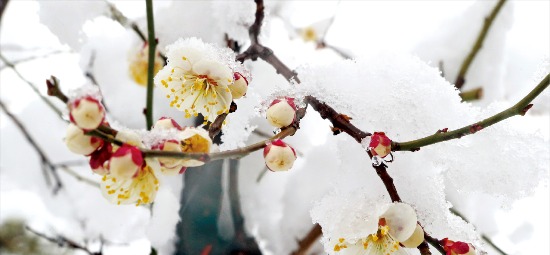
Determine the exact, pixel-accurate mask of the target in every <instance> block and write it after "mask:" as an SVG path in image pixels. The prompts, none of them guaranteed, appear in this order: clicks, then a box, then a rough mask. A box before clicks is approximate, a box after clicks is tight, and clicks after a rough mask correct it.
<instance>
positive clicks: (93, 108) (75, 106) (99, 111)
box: [69, 96, 105, 130]
mask: <svg viewBox="0 0 550 255" xmlns="http://www.w3.org/2000/svg"><path fill="white" fill-rule="evenodd" d="M69 110H70V114H69V117H70V119H71V122H72V123H74V124H75V125H77V126H78V127H80V128H81V129H84V130H92V129H96V128H97V127H98V126H99V125H101V123H102V122H103V120H104V119H105V109H104V108H103V106H102V105H101V103H100V102H99V101H98V100H97V99H95V98H93V97H91V96H87V97H83V98H79V99H77V100H75V101H74V102H72V103H71V104H70V105H69Z"/></svg>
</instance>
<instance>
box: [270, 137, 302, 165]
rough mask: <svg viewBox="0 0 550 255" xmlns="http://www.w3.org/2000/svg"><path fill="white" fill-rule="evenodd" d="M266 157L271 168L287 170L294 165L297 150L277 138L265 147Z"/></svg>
mask: <svg viewBox="0 0 550 255" xmlns="http://www.w3.org/2000/svg"><path fill="white" fill-rule="evenodd" d="M264 159H265V164H266V166H267V168H269V170H271V171H287V170H289V169H290V168H292V165H294V161H295V160H296V152H295V151H294V149H293V148H292V147H290V146H288V144H286V143H284V142H283V141H281V140H279V139H277V140H275V141H273V142H271V143H269V144H267V145H266V146H265V147H264Z"/></svg>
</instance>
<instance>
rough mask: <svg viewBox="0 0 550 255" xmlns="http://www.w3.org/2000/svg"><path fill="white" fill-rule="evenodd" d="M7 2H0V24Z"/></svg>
mask: <svg viewBox="0 0 550 255" xmlns="http://www.w3.org/2000/svg"><path fill="white" fill-rule="evenodd" d="M8 2H9V0H2V1H0V22H2V17H3V16H4V11H5V10H6V6H8Z"/></svg>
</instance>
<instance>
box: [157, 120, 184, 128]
mask: <svg viewBox="0 0 550 255" xmlns="http://www.w3.org/2000/svg"><path fill="white" fill-rule="evenodd" d="M172 128H175V129H177V130H182V128H181V126H180V125H179V124H178V123H177V122H176V121H175V120H174V119H172V118H170V117H161V118H160V119H159V120H157V122H156V123H155V125H153V129H159V130H167V129H172Z"/></svg>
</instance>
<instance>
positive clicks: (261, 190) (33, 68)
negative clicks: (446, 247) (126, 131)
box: [0, 0, 550, 255]
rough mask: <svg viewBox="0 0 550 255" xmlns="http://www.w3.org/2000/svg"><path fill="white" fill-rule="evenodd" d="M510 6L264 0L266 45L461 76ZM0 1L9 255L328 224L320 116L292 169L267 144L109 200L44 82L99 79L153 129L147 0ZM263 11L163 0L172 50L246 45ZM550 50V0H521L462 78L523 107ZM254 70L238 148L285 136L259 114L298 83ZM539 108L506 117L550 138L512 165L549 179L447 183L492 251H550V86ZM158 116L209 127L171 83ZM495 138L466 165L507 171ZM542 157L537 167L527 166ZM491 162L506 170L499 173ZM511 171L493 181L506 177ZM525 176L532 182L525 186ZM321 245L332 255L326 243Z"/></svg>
mask: <svg viewBox="0 0 550 255" xmlns="http://www.w3.org/2000/svg"><path fill="white" fill-rule="evenodd" d="M496 3H497V2H496V1H266V20H265V21H264V26H263V27H262V33H261V37H260V39H261V42H262V43H263V44H264V45H266V46H269V47H270V48H271V49H273V50H274V52H275V53H276V54H277V56H278V57H279V58H281V60H282V61H283V62H285V63H286V64H287V65H289V66H290V67H291V68H293V69H294V68H303V67H304V66H306V67H307V66H309V65H313V64H328V65H330V64H331V63H333V62H335V61H341V60H342V59H348V58H354V57H356V56H363V55H369V54H375V53H377V52H388V51H389V52H392V53H396V54H410V55H413V56H415V57H417V58H418V59H420V60H421V61H423V62H425V63H427V64H428V65H429V66H431V67H433V68H437V69H439V71H442V76H443V77H444V78H445V79H446V80H447V81H449V82H450V83H454V82H455V79H456V76H457V73H458V70H459V67H460V65H461V63H462V61H463V59H464V57H465V56H466V55H467V53H468V52H469V50H470V49H471V47H472V45H473V42H474V41H475V39H476V37H477V35H478V33H479V30H480V29H481V26H482V24H483V20H484V17H485V16H487V15H488V13H490V12H491V10H492V9H493V7H494V6H495V4H496ZM0 8H1V11H0V15H1V24H0V29H1V30H0V54H1V62H0V69H1V70H0V84H1V85H0V100H1V102H2V111H1V114H0V141H1V144H0V253H2V254H99V253H100V252H101V254H106V255H107V254H155V253H158V254H231V253H232V254H259V253H264V254H289V253H291V252H292V251H293V250H295V249H296V246H297V244H296V243H295V242H294V241H295V240H300V239H302V238H303V236H305V234H306V233H307V232H308V231H309V230H310V228H311V227H312V226H313V225H312V223H311V217H310V216H309V211H310V210H311V208H312V207H313V203H314V202H315V201H316V200H318V199H320V198H322V195H323V194H325V193H328V191H329V190H330V189H331V186H330V185H326V187H325V186H323V185H324V184H319V183H314V182H309V181H305V180H311V179H312V178H315V177H316V175H315V174H314V173H313V172H312V171H314V170H315V169H318V168H322V167H323V166H327V167H329V166H332V165H333V164H335V163H334V162H336V161H339V160H341V159H340V158H337V157H336V156H334V155H332V154H331V152H332V151H331V149H329V148H332V147H331V146H333V145H334V144H336V142H331V140H332V139H334V138H333V137H332V135H331V132H330V129H328V128H325V126H328V124H327V123H326V122H324V121H323V120H321V119H320V118H319V117H318V116H314V117H311V118H309V119H304V122H303V127H302V129H305V130H307V134H306V132H304V133H302V137H292V138H291V139H289V143H290V144H291V145H293V146H294V147H295V148H296V149H297V151H298V154H299V158H301V159H299V160H298V161H297V162H296V166H295V168H294V169H293V171H294V172H293V173H290V172H289V173H288V174H287V173H285V174H281V175H274V174H273V173H270V172H267V169H266V168H265V166H264V163H263V158H262V156H261V153H260V152H255V153H253V154H251V155H250V156H248V157H245V158H243V159H241V160H222V161H217V162H214V163H211V164H207V165H205V166H203V167H200V168H190V169H189V170H188V171H187V172H186V173H185V174H184V175H181V176H177V177H172V178H168V179H166V180H165V183H166V185H165V186H164V188H163V189H161V190H160V191H159V194H158V195H157V200H156V201H155V204H154V205H152V206H150V207H149V206H140V207H135V206H116V205H111V204H109V203H108V201H107V200H105V199H104V198H103V197H102V195H101V194H100V192H99V190H98V180H99V179H100V178H99V177H98V176H97V175H94V174H93V173H92V172H91V171H90V169H89V166H88V162H87V159H86V158H84V157H82V156H78V155H74V154H72V153H71V152H69V151H68V150H67V149H66V147H65V145H64V143H63V139H64V136H65V130H66V122H65V120H66V112H67V111H66V109H65V106H64V105H63V104H62V103H61V102H59V101H58V100H56V99H55V98H48V97H47V95H46V86H45V80H46V79H48V78H49V77H50V76H51V75H55V76H56V77H58V78H59V79H60V81H61V87H62V89H63V90H65V91H69V90H70V89H74V88H77V87H80V86H82V85H84V84H95V85H97V86H99V88H100V89H101V91H102V93H103V96H104V100H105V105H106V107H107V109H108V111H109V119H110V120H111V121H110V122H112V123H114V125H115V126H125V127H129V128H134V129H143V128H145V118H144V117H143V114H142V110H143V108H144V105H145V86H143V85H141V84H139V82H138V81H137V80H136V77H135V76H133V75H131V74H130V71H129V70H130V68H131V67H130V66H131V65H132V64H135V63H136V61H138V62H139V60H136V58H137V57H136V56H138V55H139V53H140V50H141V49H142V47H143V41H142V38H140V35H139V32H138V31H141V32H142V33H145V34H146V32H147V30H146V27H147V26H146V25H147V22H146V20H145V1H115V0H113V1H101V0H93V1H76V0H73V1H57V0H40V1H32V0H9V1H8V0H2V1H1V5H0ZM255 8H256V5H255V4H254V2H253V1H245V0H239V1H223V2H221V1H219V2H218V1H176V0H173V1H170V0H162V1H154V11H155V26H156V32H157V37H158V39H159V49H160V50H161V51H163V50H164V47H165V46H166V45H168V44H170V43H172V42H173V41H175V40H176V39H177V38H180V37H183V38H185V37H199V38H201V39H202V40H204V41H205V42H209V43H213V44H217V45H219V46H222V47H223V46H227V45H230V46H233V48H234V49H237V50H238V49H239V48H240V49H241V51H242V50H244V49H246V47H247V46H248V45H249V40H248V32H247V29H248V27H249V26H250V25H251V24H252V22H253V21H254V12H255ZM228 39H231V40H228ZM235 46H237V47H235ZM549 55H550V2H548V1H507V2H506V4H505V5H504V7H503V8H502V10H500V12H499V14H498V16H497V17H496V19H495V21H494V23H493V25H492V27H491V30H490V32H489V34H488V35H487V38H486V40H485V42H484V45H483V48H482V49H481V51H480V53H479V54H478V56H476V59H475V61H474V62H473V64H472V66H471V68H470V71H469V74H468V77H467V81H466V83H465V85H464V87H462V89H461V91H462V92H468V91H478V89H482V90H483V93H482V94H476V95H477V96H474V98H472V99H468V100H465V101H467V102H465V103H463V104H467V105H468V107H472V108H471V109H475V110H472V111H485V110H487V109H488V111H489V112H491V111H493V112H495V111H498V110H500V109H504V108H506V107H509V105H512V104H514V103H515V102H516V101H517V100H519V99H520V98H521V97H523V96H524V95H525V94H526V93H528V92H529V91H530V90H531V89H532V88H533V86H534V85H535V84H537V83H538V81H539V80H540V78H541V77H543V76H544V75H546V74H547V73H548V72H549V71H550V65H549ZM138 64H139V63H138ZM145 65H146V63H145ZM245 65H246V66H247V67H248V68H249V69H250V70H251V73H252V75H253V81H252V83H251V84H250V90H249V91H251V92H250V95H248V97H247V98H246V99H243V100H242V101H239V110H240V111H241V112H242V114H240V115H237V114H235V117H233V119H229V120H231V122H230V124H228V127H227V128H226V129H224V130H223V132H224V136H222V137H221V138H219V139H218V141H217V142H218V143H221V145H220V149H222V150H225V149H232V148H236V147H237V146H244V145H245V144H251V143H254V142H257V141H260V140H263V139H265V137H266V136H270V135H272V134H273V131H274V130H273V129H272V128H270V127H269V126H268V125H267V123H266V122H265V119H264V118H263V117H262V115H261V111H262V110H261V107H262V106H261V105H262V104H261V102H262V100H265V99H266V98H269V94H270V93H272V92H274V91H277V89H279V86H280V84H287V81H286V80H285V79H284V78H283V77H281V76H279V75H277V74H276V73H275V72H274V70H273V69H272V68H271V67H270V66H269V65H267V64H266V63H265V62H262V61H257V62H250V61H248V62H246V63H245ZM384 100H386V99H384ZM387 100H394V99H387ZM420 104H422V103H420ZM457 104H458V102H457ZM534 104H535V107H534V108H533V109H532V110H531V111H529V114H528V115H527V116H525V117H522V118H519V117H516V118H513V119H510V120H506V122H503V123H500V124H501V125H505V126H507V127H509V128H511V129H513V130H514V131H513V132H517V133H521V134H526V135H525V136H521V137H536V138H533V140H535V139H536V141H522V142H523V143H518V144H511V147H513V148H512V149H511V150H508V149H504V148H501V150H502V151H506V152H507V153H514V149H516V150H527V149H524V147H523V146H524V145H525V146H531V145H532V147H531V148H537V151H531V152H532V153H530V154H529V155H530V156H529V157H526V158H519V159H518V158H513V157H508V156H507V155H508V154H502V155H501V156H502V157H503V158H504V159H503V160H504V161H502V162H503V163H501V164H504V165H506V164H508V163H507V161H506V160H512V159H513V160H514V163H513V164H510V167H512V166H513V167H516V166H519V168H517V171H529V170H532V171H533V172H535V171H536V172H537V173H538V174H525V178H535V179H536V180H531V181H521V180H517V181H516V180H514V179H513V176H514V175H506V174H502V176H501V177H502V178H507V179H506V180H507V182H506V183H504V184H503V185H504V186H506V185H508V184H510V185H509V186H510V189H508V190H506V192H508V193H510V194H514V195H512V196H508V195H507V194H501V195H499V194H498V193H499V189H496V188H495V189H494V190H492V191H493V192H491V191H489V192H481V191H480V192H478V191H477V190H473V191H472V192H466V193H463V192H464V190H462V189H461V187H456V186H453V185H452V184H450V185H447V184H448V183H447V182H449V178H452V177H453V176H446V177H444V179H442V181H441V182H445V187H446V188H445V189H444V192H445V194H444V197H445V198H446V201H443V202H442V203H449V205H451V204H452V206H453V210H452V211H453V213H455V214H456V213H458V214H460V215H461V216H462V217H463V218H464V219H467V220H468V221H469V222H470V223H471V224H472V225H473V226H475V229H476V231H477V233H478V234H479V237H480V243H481V244H483V248H484V250H486V251H487V252H488V254H550V247H549V244H548V238H549V237H550V223H549V219H548V218H549V217H548V216H549V215H550V212H549V200H550V197H549V190H548V179H547V177H548V169H549V168H550V162H549V161H548V159H549V153H550V152H549V145H548V139H549V137H550V115H549V114H550V93H548V91H545V93H543V95H541V96H540V97H539V98H537V99H536V101H535V102H534ZM419 107H427V108H426V109H429V107H428V106H419ZM413 108H414V107H413ZM422 109H424V108H422ZM449 114H453V112H452V111H451V110H449ZM154 116H156V117H157V118H158V117H161V116H170V117H173V118H175V119H176V120H177V121H178V122H179V123H180V124H181V125H186V126H190V125H197V124H200V123H202V121H201V120H188V119H184V118H183V114H182V113H180V112H177V111H175V110H173V109H170V107H169V106H168V103H167V102H166V101H165V99H164V95H162V94H161V93H156V94H155V110H154ZM350 116H352V115H350ZM396 116H399V115H397V113H396ZM479 116H484V115H483V114H481V115H479ZM421 117H422V116H420V117H418V118H421ZM414 121H417V122H422V120H421V119H414ZM457 122H460V119H457ZM467 123H469V122H463V124H464V125H465V124H467ZM457 125H458V124H457ZM359 126H360V127H361V125H359ZM320 127H322V128H320ZM368 128H371V126H368ZM373 128H376V127H373ZM379 128H380V127H379ZM487 132H489V131H487ZM416 134H417V133H416ZM299 135H300V133H299V134H298V136H299ZM531 135H532V136H531ZM487 136H490V134H487ZM416 137H420V136H419V135H417V136H416ZM498 138H499V139H500V138H501V139H502V140H503V142H506V141H507V139H508V138H507V137H505V136H502V137H498ZM338 139H340V138H338ZM402 140H405V139H402ZM513 140H514V139H510V143H512V141H513ZM524 140H525V139H524ZM466 141H467V142H468V141H470V140H466ZM472 141H474V140H472ZM488 141H489V142H487V143H488V144H489V143H491V142H490V141H491V140H488ZM344 142H346V140H344ZM530 142H531V143H533V144H534V143H536V144H535V145H533V144H531V143H530ZM461 146H463V145H461ZM476 148H477V147H476ZM479 148H481V149H480V150H478V151H475V152H472V157H471V158H470V157H466V158H462V159H461V160H464V161H469V160H476V161H475V162H474V163H476V162H479V163H480V165H483V166H486V167H487V168H490V167H491V166H493V165H498V166H500V165H499V163H498V161H499V160H500V159H499V158H496V157H494V155H491V154H498V151H499V148H498V147H497V148H494V147H493V148H491V147H488V146H487V147H479ZM449 151H450V150H449ZM474 153H475V154H476V155H473V154H474ZM503 153H504V152H503ZM459 155H462V154H459ZM464 155H468V154H464ZM522 155H523V154H522ZM438 159H441V158H438ZM312 161H315V162H314V163H312ZM352 161H353V160H352ZM435 161H437V160H435V159H434V162H435ZM487 162H488V163H487ZM491 162H495V163H494V164H493V163H491ZM357 164H358V163H357ZM415 164H416V163H415ZM419 164H420V163H419ZM434 164H435V163H434ZM457 165H460V164H459V163H457V164H455V165H453V166H451V168H452V167H455V166H457ZM468 165H469V164H468ZM531 165H533V166H536V169H525V168H527V166H531ZM412 166H416V165H414V164H413V165H412ZM412 166H411V168H412ZM419 166H420V165H419ZM522 167H524V168H522ZM334 168H338V166H334ZM435 168H437V167H434V169H435ZM365 169H369V167H368V166H367V167H365ZM298 171H304V173H303V174H298V173H295V172H298ZM308 171H309V172H308ZM437 171H443V170H434V172H437ZM502 171H503V173H505V172H506V169H503V170H502ZM510 171H512V170H510ZM449 172H451V171H449ZM470 174H471V175H473V177H468V178H472V179H475V178H476V177H475V174H476V172H471V173H469V175H470ZM491 174H492V175H493V176H495V175H499V169H495V170H494V171H493V172H491ZM327 176H329V175H327ZM373 176H375V175H374V174H373ZM482 176H483V177H486V176H491V175H482ZM454 177H456V176H454ZM297 178H301V179H302V180H303V181H301V182H300V181H296V179H297ZM322 178H325V177H322ZM322 178H321V179H322ZM445 178H446V179H445ZM480 178H481V177H480ZM499 178H500V177H499ZM499 178H496V179H494V180H487V182H486V184H482V185H487V187H491V186H492V185H493V183H492V182H499V180H500V179H499ZM323 180H324V179H323ZM373 182H379V180H377V179H374V180H373ZM513 183H519V184H518V185H522V186H521V187H520V186H518V187H520V188H518V189H516V186H514V185H513ZM480 185H481V184H480ZM494 185H495V186H498V185H499V184H494ZM310 186H311V187H310ZM318 186H319V187H318ZM321 186H323V187H321ZM512 186H513V187H512ZM380 187H381V186H376V187H373V188H380ZM463 188H464V189H466V190H467V189H468V187H463ZM398 189H399V186H398ZM488 189H489V190H490V188H488ZM320 191H322V192H320ZM382 191H383V190H382ZM310 195H311V196H310ZM447 201H448V202H447ZM294 216H295V217H294ZM294 218H296V219H294ZM441 238H442V237H441ZM491 243H493V244H491ZM60 245H61V246H60ZM495 246H496V247H498V248H495ZM152 248H154V249H152ZM499 249H500V251H499ZM413 252H417V251H413ZM310 253H311V254H324V251H323V246H322V245H321V243H320V242H317V243H316V244H315V245H314V247H312V248H311V249H310Z"/></svg>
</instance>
